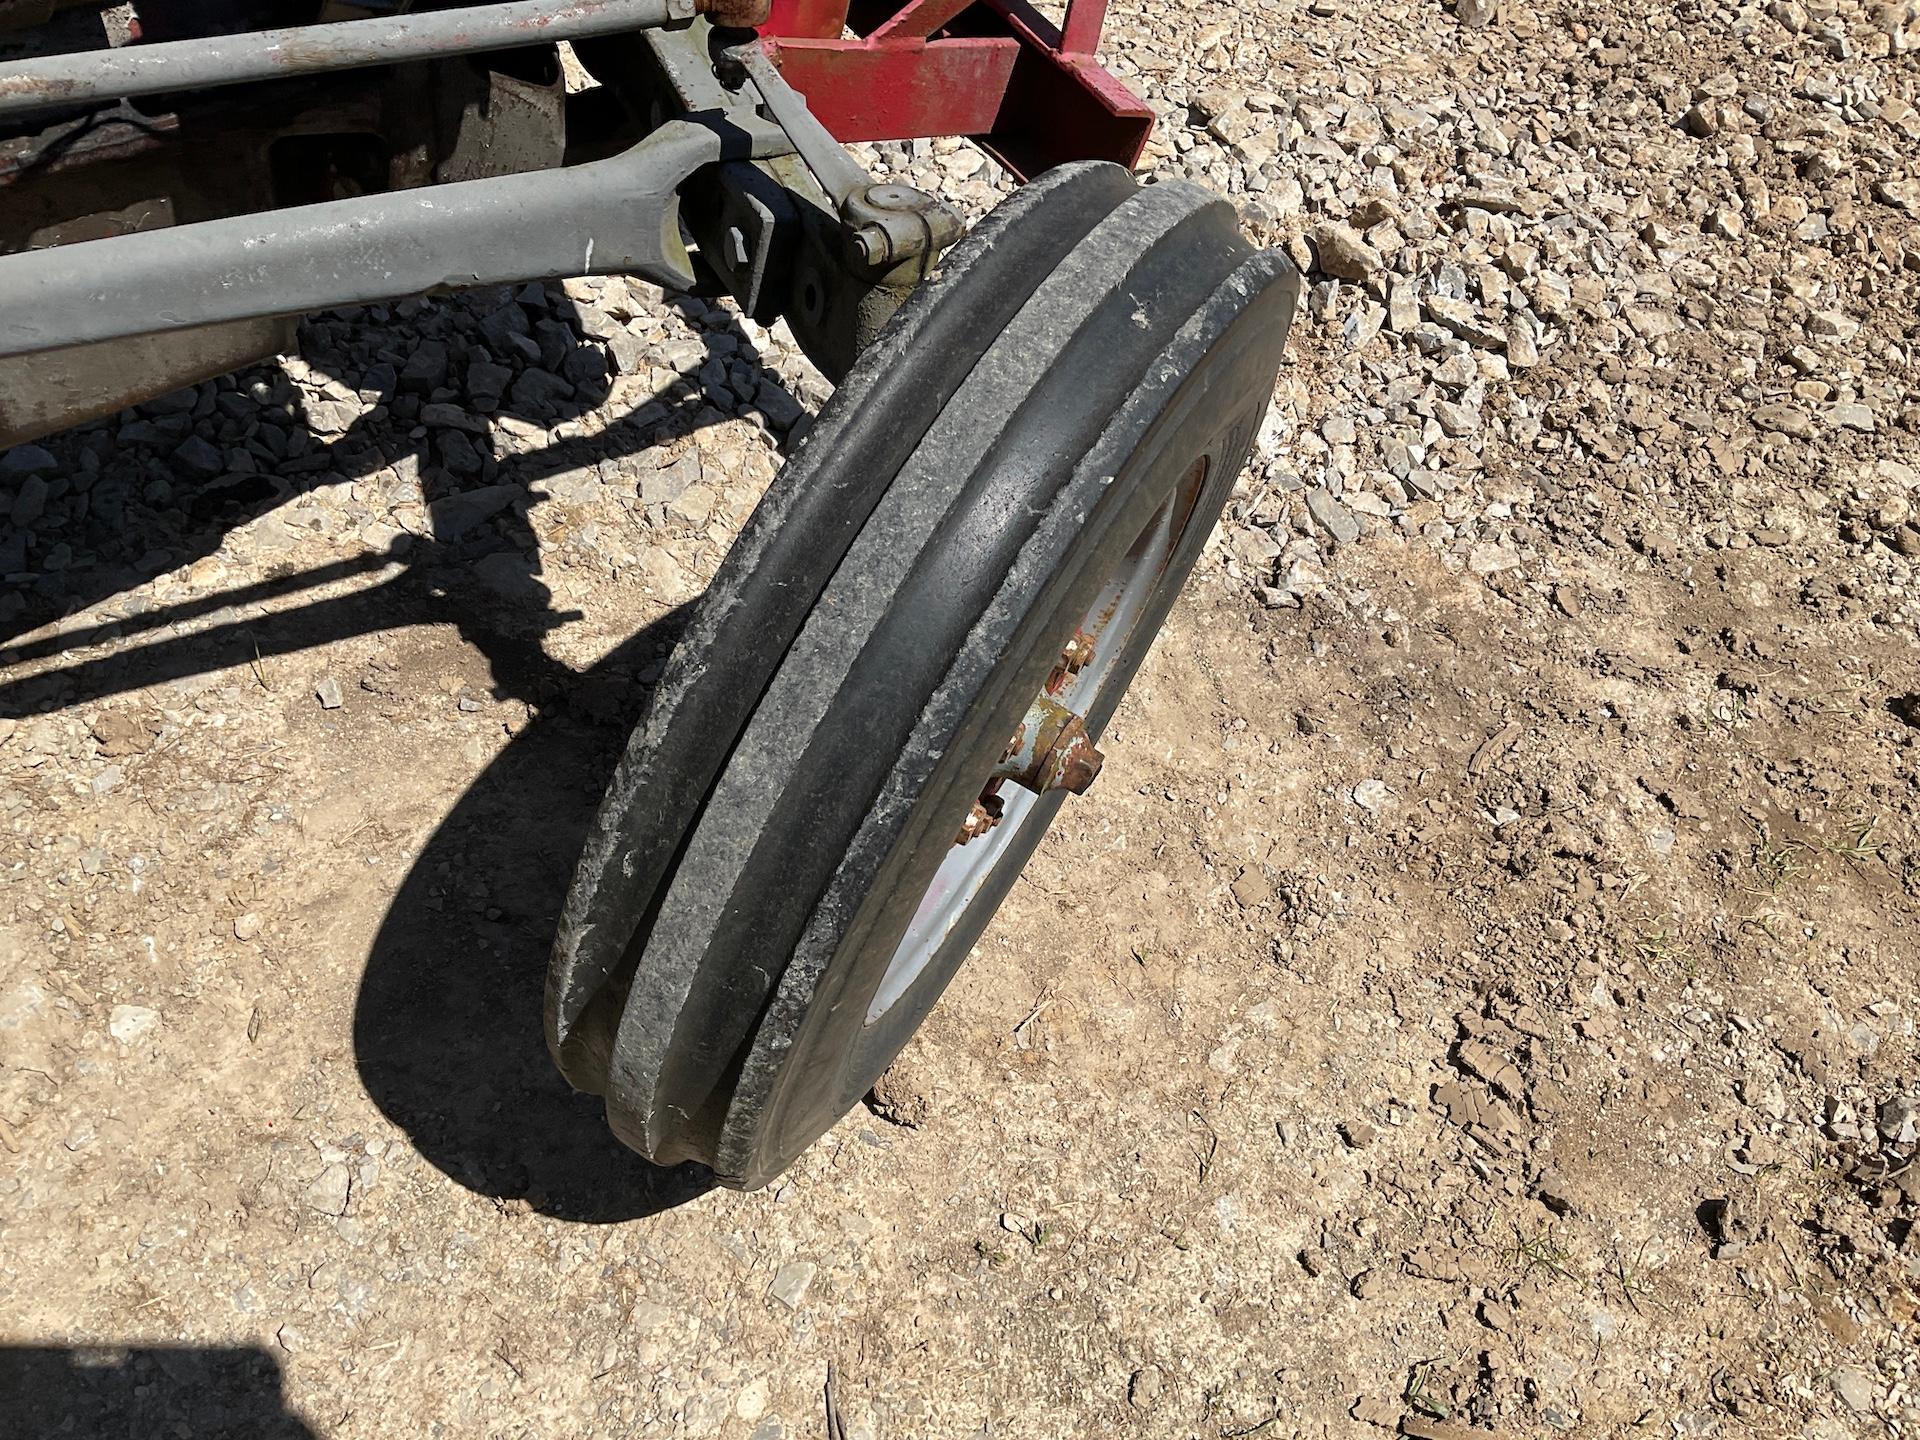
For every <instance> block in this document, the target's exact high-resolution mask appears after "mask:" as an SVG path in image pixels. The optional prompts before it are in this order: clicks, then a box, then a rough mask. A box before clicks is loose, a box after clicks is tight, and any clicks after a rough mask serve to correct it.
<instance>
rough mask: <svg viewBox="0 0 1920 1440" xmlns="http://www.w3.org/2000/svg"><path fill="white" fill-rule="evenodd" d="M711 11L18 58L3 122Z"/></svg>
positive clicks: (555, 0) (361, 26) (683, 2)
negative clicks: (68, 108)
mask: <svg viewBox="0 0 1920 1440" xmlns="http://www.w3.org/2000/svg"><path fill="white" fill-rule="evenodd" d="M707 8H709V6H708V3H706V0H509V3H507V4H503V5H476V6H467V7H462V8H459V9H453V10H426V11H421V12H419V13H417V14H412V15H394V16H383V17H381V18H378V19H370V20H342V21H338V22H336V23H334V24H330V25H302V26H296V27H293V28H290V29H285V30H255V31H252V32H250V33H247V34H243V35H211V36H207V37H205V38H204V39H193V40H171V41H166V42H163V43H161V44H158V45H125V46H122V47H120V48H119V49H117V50H84V51H79V52H77V53H74V54H69V55H48V56H42V57H40V58H37V59H31V60H15V61H11V62H9V63H7V64H4V65H0V116H7V115H17V114H24V113H25V112H27V111H31V110H44V109H47V108H49V107H52V106H60V105H77V104H90V103H93V102H106V101H112V100H123V99H127V98H129V97H131V96H135V95H160V94H166V93H168V92H171V91H177V90H205V89H211V88H213V87H215V86H219V85H242V84H246V83H247V82H249V81H255V80H273V79H277V78H280V77H283V76H287V75H314V74H319V73H321V72H323V71H328V70H353V69H359V68H364V67H366V66H369V65H397V64H399V63H401V62H402V61H407V60H434V59H439V58H442V57H444V56H448V55H467V54H473V53H476V52H479V51H485V50H507V49H511V48H513V47H514V46H516V45H549V44H552V43H553V42H554V41H557V40H585V39H590V38H592V37H593V36H596V35H612V34H617V33H619V32H621V31H625V30H645V29H651V28H655V27H658V26H661V25H667V24H671V23H673V22H674V21H679V20H691V19H692V18H693V17H694V15H695V14H697V13H699V12H701V11H703V10H705V9H707Z"/></svg>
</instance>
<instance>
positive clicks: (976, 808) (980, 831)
mask: <svg viewBox="0 0 1920 1440" xmlns="http://www.w3.org/2000/svg"><path fill="white" fill-rule="evenodd" d="M1005 813H1006V801H1004V800H1002V799H1001V798H1000V797H999V796H998V795H996V794H995V793H994V792H993V790H992V789H991V788H988V789H986V790H982V791H981V792H980V798H979V799H978V800H976V801H974V802H973V809H972V810H971V811H970V812H968V815H967V818H966V820H965V821H963V822H962V823H961V826H960V833H959V834H958V835H957V836H955V837H954V841H953V843H954V844H956V845H964V844H966V843H967V842H968V841H969V840H978V839H979V838H980V837H981V836H982V835H984V834H986V833H987V832H988V831H989V830H991V829H993V827H994V826H996V825H998V824H999V823H1000V817H1001V816H1002V815H1003V814H1005Z"/></svg>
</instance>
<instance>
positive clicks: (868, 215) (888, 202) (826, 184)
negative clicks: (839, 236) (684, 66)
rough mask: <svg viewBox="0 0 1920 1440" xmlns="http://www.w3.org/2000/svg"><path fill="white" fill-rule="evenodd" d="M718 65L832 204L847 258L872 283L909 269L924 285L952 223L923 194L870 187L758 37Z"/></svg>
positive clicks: (957, 232) (728, 52)
mask: <svg viewBox="0 0 1920 1440" xmlns="http://www.w3.org/2000/svg"><path fill="white" fill-rule="evenodd" d="M720 60H721V78H722V80H723V81H724V80H725V79H727V78H729V74H730V73H736V74H737V75H738V76H739V77H740V78H741V79H743V80H746V81H751V82H752V85H753V88H754V89H755V90H756V91H758V92H759V95H760V101H761V103H762V105H764V106H765V108H766V111H767V114H768V115H770V116H771V117H772V118H773V119H774V121H776V122H777V123H778V124H779V126H780V128H781V129H782V130H784V131H786V132H787V136H788V138H790V139H791V140H792V141H793V148H794V151H795V153H796V154H798V155H799V156H800V158H801V159H802V160H804V161H806V162H807V168H808V169H809V170H811V171H812V172H813V174H814V178H815V179H817V180H818V181H819V182H820V185H821V187H822V188H823V189H824V190H825V191H826V192H827V194H828V195H829V196H831V197H832V199H833V202H834V204H835V206H836V207H837V209H838V211H839V214H840V220H841V223H842V224H843V225H844V226H845V227H846V231H847V240H848V243H849V244H850V245H851V246H852V247H853V256H854V258H855V259H857V260H858V262H859V264H860V265H861V266H862V267H863V268H864V269H866V270H867V271H868V272H869V273H870V274H871V275H872V276H873V278H875V279H876V280H877V279H880V278H882V277H885V278H886V280H887V281H888V282H890V283H897V282H898V281H899V280H900V279H902V278H906V277H902V276H901V275H900V274H899V273H898V272H899V271H900V269H901V267H903V266H911V267H912V274H911V277H910V278H911V279H913V280H919V279H924V278H925V276H926V274H927V273H928V272H929V271H930V270H931V269H932V268H933V263H934V261H936V260H937V259H938V258H939V256H940V252H941V251H942V250H945V249H946V248H947V247H948V246H949V245H951V244H953V243H954V242H955V241H956V240H958V239H959V238H960V237H961V235H962V234H964V233H965V231H966V226H965V225H964V224H963V223H962V221H961V219H960V217H959V215H957V214H956V213H955V212H954V211H953V210H952V209H951V208H950V207H949V206H947V205H946V204H944V203H942V202H941V201H940V200H939V199H937V198H936V197H934V196H932V195H929V194H927V192H926V191H924V190H919V189H916V188H915V187H913V186H911V185H902V184H898V183H889V184H883V185H876V184H874V183H873V179H872V177H871V176H869V175H868V174H867V172H866V170H865V169H864V168H863V167H862V166H861V165H860V164H859V162H858V161H856V160H855V159H854V158H853V157H852V156H851V155H849V154H848V153H847V151H846V149H845V147H844V146H842V145H841V144H840V142H839V141H838V140H836V139H834V138H833V136H832V134H830V133H829V132H828V130H827V127H826V126H824V125H822V124H821V123H820V121H819V119H818V118H817V117H816V116H815V115H814V113H813V112H812V111H811V110H809V109H808V108H807V102H806V101H805V100H803V99H802V98H801V97H800V94H799V92H798V91H796V90H795V89H794V88H793V87H792V86H791V85H789V84H787V82H786V81H785V80H784V79H782V78H781V76H780V72H779V71H778V70H777V69H775V68H774V65H773V62H772V61H771V60H769V59H768V58H767V52H766V51H765V50H763V49H762V48H761V46H760V41H759V38H758V37H757V36H756V37H754V38H752V39H750V40H748V41H746V42H744V43H742V44H738V45H729V46H727V47H726V48H725V49H723V50H722V51H721V55H720ZM916 262H917V263H916Z"/></svg>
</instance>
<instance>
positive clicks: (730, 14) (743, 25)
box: [694, 0, 773, 30]
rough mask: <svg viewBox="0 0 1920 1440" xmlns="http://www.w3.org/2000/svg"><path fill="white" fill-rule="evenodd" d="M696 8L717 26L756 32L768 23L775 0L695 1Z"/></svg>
mask: <svg viewBox="0 0 1920 1440" xmlns="http://www.w3.org/2000/svg"><path fill="white" fill-rule="evenodd" d="M694 8H695V9H696V10H698V11H699V12H700V13H701V14H702V15H705V16H706V17H707V18H708V19H709V20H711V21H713V23H714V24H716V25H721V26H725V27H726V28H728V29H732V30H754V29H758V28H759V27H760V26H762V25H764V24H766V23H767V16H769V15H770V14H772V13H773V0H694Z"/></svg>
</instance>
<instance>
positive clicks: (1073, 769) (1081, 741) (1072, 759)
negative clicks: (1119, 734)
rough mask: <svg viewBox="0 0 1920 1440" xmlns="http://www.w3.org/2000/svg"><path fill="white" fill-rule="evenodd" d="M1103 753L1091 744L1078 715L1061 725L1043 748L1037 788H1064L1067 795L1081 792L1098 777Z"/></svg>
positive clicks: (1081, 793)
mask: <svg viewBox="0 0 1920 1440" xmlns="http://www.w3.org/2000/svg"><path fill="white" fill-rule="evenodd" d="M1105 763H1106V756H1104V755H1102V754H1101V753H1100V751H1099V750H1098V749H1097V748H1095V746H1094V743H1093V737H1092V736H1090V735H1088V734H1087V727H1086V726H1085V725H1084V724H1083V723H1082V722H1081V720H1080V717H1079V716H1078V715H1076V716H1074V717H1073V721H1072V723H1071V724H1069V725H1067V726H1066V727H1064V728H1063V729H1062V730H1061V732H1060V734H1059V736H1058V737H1057V738H1056V739H1055V740H1054V743H1053V745H1052V747H1051V748H1050V749H1049V750H1048V751H1047V754H1046V759H1045V762H1044V764H1043V765H1042V767H1041V771H1040V788H1041V790H1042V791H1046V790H1065V791H1066V792H1067V793H1068V794H1069V795H1084V794H1086V793H1087V787H1088V786H1089V785H1091V784H1093V782H1094V781H1095V780H1096V779H1097V778H1098V777H1099V774H1100V767H1101V766H1102V765H1103V764H1105Z"/></svg>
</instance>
